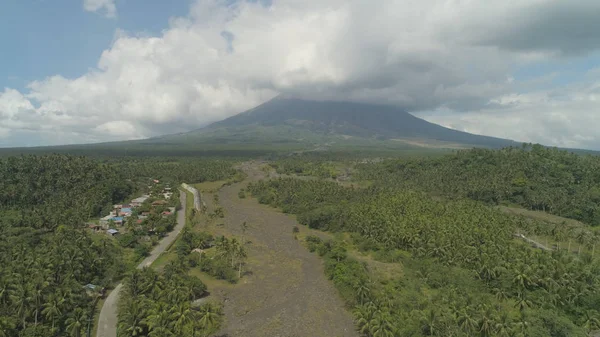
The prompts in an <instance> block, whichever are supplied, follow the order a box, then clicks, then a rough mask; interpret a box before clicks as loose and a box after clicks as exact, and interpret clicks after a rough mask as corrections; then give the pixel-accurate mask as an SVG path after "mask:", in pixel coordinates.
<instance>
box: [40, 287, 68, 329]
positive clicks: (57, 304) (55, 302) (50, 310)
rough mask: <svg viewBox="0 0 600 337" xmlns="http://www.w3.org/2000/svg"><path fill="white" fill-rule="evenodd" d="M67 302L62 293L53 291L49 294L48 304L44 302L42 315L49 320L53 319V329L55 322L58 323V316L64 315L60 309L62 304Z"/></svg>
mask: <svg viewBox="0 0 600 337" xmlns="http://www.w3.org/2000/svg"><path fill="white" fill-rule="evenodd" d="M64 303H65V299H64V298H63V297H61V296H60V295H58V294H56V293H53V294H50V296H48V300H47V302H46V304H44V308H43V309H42V315H44V317H45V318H46V319H47V320H51V321H52V329H54V324H55V323H56V318H57V317H60V316H61V315H62V311H61V310H60V309H61V307H62V305H63V304H64Z"/></svg>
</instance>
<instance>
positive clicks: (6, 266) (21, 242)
mask: <svg viewBox="0 0 600 337" xmlns="http://www.w3.org/2000/svg"><path fill="white" fill-rule="evenodd" d="M235 173H236V171H235V170H233V169H232V168H231V162H230V161H222V160H204V159H201V160H193V159H190V160H183V161H176V160H173V159H172V158H169V159H163V158H139V157H138V158H117V159H106V158H88V157H81V156H73V155H63V154H52V155H28V156H15V157H5V158H1V159H0V176H2V178H3V179H2V180H0V265H1V266H2V268H0V336H23V337H25V336H27V337H30V336H39V337H47V336H82V335H84V334H85V333H86V332H87V331H88V330H87V329H89V328H90V327H91V326H93V320H92V318H93V315H94V309H95V304H96V302H97V301H98V299H99V296H100V295H101V294H102V291H101V289H102V288H103V287H110V286H112V285H114V284H115V283H116V282H117V281H118V280H120V279H121V278H122V277H123V275H125V274H126V273H127V272H128V271H129V270H131V269H132V267H133V264H134V261H132V260H131V259H130V258H129V255H130V254H125V250H126V249H129V248H133V247H134V246H136V248H138V246H139V248H141V249H139V250H140V252H137V251H136V253H138V254H137V255H136V256H138V257H141V256H143V255H145V254H147V252H148V250H149V246H148V245H137V244H139V237H138V236H139V235H137V234H136V231H137V230H139V229H140V228H141V229H143V225H144V223H142V224H141V225H138V224H134V223H131V222H128V223H126V225H125V228H127V229H128V230H129V231H128V232H127V233H126V235H123V236H121V237H118V238H111V237H109V236H107V235H106V234H104V233H94V232H92V231H91V230H88V229H87V227H86V226H85V222H86V221H88V220H90V219H92V218H97V217H98V216H99V215H100V214H101V213H105V212H107V211H108V209H112V204H114V203H121V202H123V201H127V200H129V198H130V197H132V196H134V195H136V194H137V193H139V192H140V191H141V190H147V188H148V185H149V184H150V181H151V180H152V179H160V180H164V181H166V182H167V184H169V183H170V184H171V185H172V186H174V187H176V186H177V185H178V184H179V183H181V182H183V181H186V182H200V181H205V180H213V179H214V180H218V179H225V178H229V177H231V176H233V175H234V174H235ZM174 202H175V203H176V200H175V201H174ZM139 211H141V209H140V210H139ZM161 211H162V209H158V212H159V214H160V212H161ZM145 221H146V222H147V223H150V222H152V226H150V225H148V228H155V229H156V233H158V234H161V232H160V231H161V230H162V229H161V228H163V227H164V228H165V231H168V230H169V228H172V226H173V224H174V221H175V218H174V216H166V217H165V216H162V217H160V216H155V215H153V214H150V216H149V217H148V219H146V220H145ZM146 232H147V231H146ZM132 245H134V246H132ZM87 285H90V286H87ZM94 285H95V286H94Z"/></svg>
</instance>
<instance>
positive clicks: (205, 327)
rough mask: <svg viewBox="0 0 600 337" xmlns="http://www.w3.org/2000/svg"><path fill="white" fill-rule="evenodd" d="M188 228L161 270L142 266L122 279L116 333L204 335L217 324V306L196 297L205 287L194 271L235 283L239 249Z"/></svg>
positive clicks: (240, 263)
mask: <svg viewBox="0 0 600 337" xmlns="http://www.w3.org/2000/svg"><path fill="white" fill-rule="evenodd" d="M191 228H192V226H186V227H185V228H184V229H183V231H182V233H181V235H180V237H179V239H178V240H177V242H176V244H175V246H174V248H175V254H176V256H175V258H174V259H172V260H171V261H170V262H168V263H167V264H166V265H165V266H164V267H163V268H162V272H156V271H154V270H152V269H148V268H144V269H142V270H135V271H133V272H132V273H131V275H129V276H128V277H127V278H126V280H125V288H124V289H123V290H124V292H123V295H122V297H121V298H120V300H119V328H118V335H119V336H120V337H124V336H209V335H210V334H211V333H213V332H215V331H216V330H217V329H218V328H219V326H220V324H221V322H222V310H221V307H220V305H218V304H215V303H211V302H205V301H203V300H202V298H203V297H204V296H206V295H207V288H206V285H205V284H204V283H203V282H202V281H201V280H200V279H199V278H198V277H196V276H194V270H195V269H199V270H201V271H203V272H206V273H207V274H209V275H211V276H214V277H215V278H217V279H223V280H227V281H229V282H231V283H235V282H237V280H238V279H239V278H240V277H241V273H242V266H243V264H244V258H245V256H246V254H245V250H244V248H243V247H242V246H241V244H239V243H238V241H237V240H236V239H231V240H230V239H227V238H225V237H222V236H221V237H217V238H216V239H215V238H213V236H212V235H211V234H209V233H206V232H194V231H192V229H191Z"/></svg>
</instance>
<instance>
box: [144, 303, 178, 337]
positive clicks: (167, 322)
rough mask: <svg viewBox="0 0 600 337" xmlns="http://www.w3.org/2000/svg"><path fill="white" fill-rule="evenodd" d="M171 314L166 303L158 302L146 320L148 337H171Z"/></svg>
mask: <svg viewBox="0 0 600 337" xmlns="http://www.w3.org/2000/svg"><path fill="white" fill-rule="evenodd" d="M172 321H173V319H172V314H171V312H169V306H168V305H167V303H165V302H162V301H158V302H157V303H156V305H155V306H154V308H152V309H151V310H150V313H149V315H148V318H147V322H148V327H149V328H150V333H149V334H148V336H150V337H166V336H172V335H173V331H172V330H171V327H172V325H173V324H172Z"/></svg>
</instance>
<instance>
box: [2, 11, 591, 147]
mask: <svg viewBox="0 0 600 337" xmlns="http://www.w3.org/2000/svg"><path fill="white" fill-rule="evenodd" d="M85 8H86V10H90V11H96V10H102V11H104V12H105V13H107V15H108V16H111V15H113V16H114V15H116V7H115V3H114V1H106V0H85ZM141 10H142V9H141ZM599 12H600V3H598V2H597V1H577V2H573V3H568V6H566V5H565V3H564V2H559V1H546V0H523V1H519V2H517V3H516V4H515V3H509V2H506V1H499V0H490V1H485V2H482V1H473V0H467V1H454V0H448V1H437V0H420V1H415V0H390V1H385V2H379V3H378V4H377V6H375V5H374V3H373V2H371V1H364V0H349V1H348V0H343V1H342V0H328V1H316V0H302V1H300V0H273V1H272V2H264V1H238V2H231V1H220V0H199V1H195V2H193V4H192V6H191V7H190V11H189V15H188V16H186V17H177V18H171V20H170V25H169V27H168V28H167V29H165V30H164V31H163V33H162V34H161V35H160V36H141V35H137V34H136V33H135V32H134V33H131V32H123V31H118V32H116V33H115V37H114V40H113V43H112V45H111V46H109V47H108V48H107V49H106V50H104V52H103V53H102V55H99V60H98V63H97V64H96V66H95V67H94V68H92V69H90V70H89V71H88V72H87V73H85V74H82V75H81V76H80V77H77V78H65V77H63V76H61V75H56V76H52V77H49V78H43V79H39V80H37V81H34V82H32V83H30V84H29V85H28V86H27V88H26V90H23V91H22V92H19V91H17V90H15V89H11V88H5V89H4V90H3V91H0V145H6V146H10V145H15V144H23V145H35V144H42V143H43V144H57V143H65V142H66V143H78V142H95V141H106V140H122V139H135V138H141V137H148V136H154V135H159V134H166V133H173V132H182V131H186V130H190V129H193V128H197V127H200V126H202V125H206V124H208V123H211V122H214V121H217V120H220V119H223V118H225V117H228V116H231V115H233V114H235V113H238V112H241V111H243V110H246V109H248V108H251V107H253V106H255V105H258V104H260V103H262V102H264V101H266V100H268V99H270V98H272V97H274V96H276V95H277V94H286V95H290V96H296V97H302V98H310V99H334V100H345V101H358V102H369V103H382V104H392V105H396V106H399V107H402V108H404V109H406V110H407V111H409V112H411V113H414V114H416V115H418V116H420V117H424V118H426V119H427V120H429V121H432V122H436V123H441V124H442V125H444V126H449V127H452V128H456V129H459V130H466V131H469V132H475V133H484V134H486V135H491V136H497V137H504V138H513V139H519V140H528V141H533V142H543V143H545V144H548V145H558V146H575V147H585V148H600V136H598V135H597V132H595V130H593V127H592V126H593V125H599V124H600V114H597V113H594V112H595V111H598V110H599V108H600V103H599V102H600V100H599V98H600V70H598V69H587V68H586V69H584V70H583V71H582V73H581V76H580V77H581V78H577V79H576V80H572V81H568V82H565V83H562V82H561V83H558V84H557V83H556V82H557V81H556V78H557V76H559V74H556V73H555V70H554V69H552V68H550V69H546V70H545V71H543V72H541V73H540V74H536V75H535V76H529V77H527V78H521V77H520V76H519V73H520V72H521V71H522V70H523V69H530V68H536V67H538V66H539V65H543V64H547V63H549V62H555V63H561V62H563V63H564V62H579V60H582V59H588V60H589V58H590V57H593V56H594V55H596V54H595V53H597V49H596V48H598V46H600V43H599V42H600V36H599V35H598V34H597V33H596V32H597V31H598V29H599V28H600V23H599V22H600V21H598V20H596V16H595V15H594V13H599ZM110 13H113V14H110ZM588 68H593V67H588ZM32 136H34V137H32ZM27 139H31V141H29V143H28V141H27Z"/></svg>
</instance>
